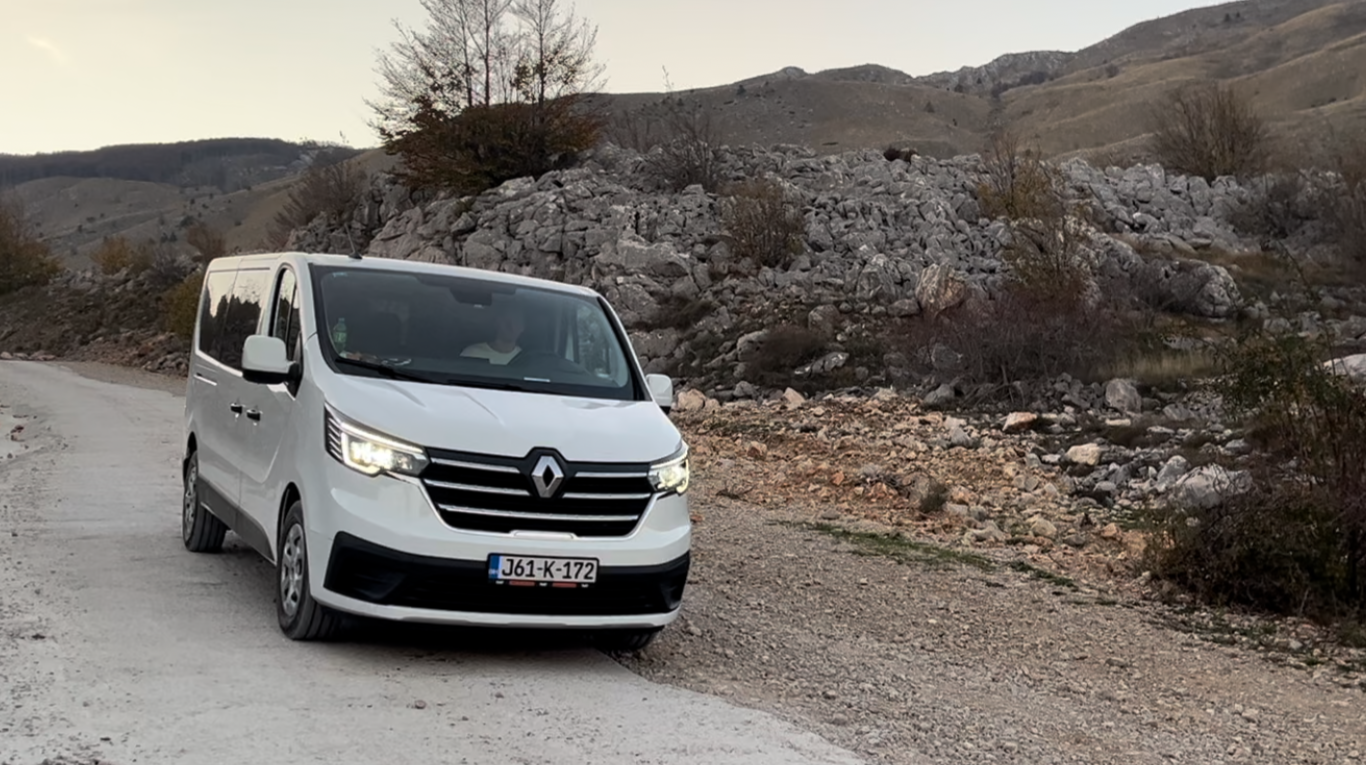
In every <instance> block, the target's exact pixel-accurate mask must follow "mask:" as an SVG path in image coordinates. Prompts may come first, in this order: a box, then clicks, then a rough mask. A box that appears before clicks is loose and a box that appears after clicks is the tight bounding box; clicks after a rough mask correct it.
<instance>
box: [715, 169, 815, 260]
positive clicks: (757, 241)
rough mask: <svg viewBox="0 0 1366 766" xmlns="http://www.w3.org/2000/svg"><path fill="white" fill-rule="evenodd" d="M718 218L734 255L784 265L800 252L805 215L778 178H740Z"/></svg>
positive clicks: (803, 240)
mask: <svg viewBox="0 0 1366 766" xmlns="http://www.w3.org/2000/svg"><path fill="white" fill-rule="evenodd" d="M728 191H729V196H728V197H727V198H726V199H725V200H724V201H723V202H722V208H721V218H722V225H723V226H724V227H725V231H726V233H728V234H729V235H730V236H731V239H732V243H733V245H732V246H733V248H734V251H735V255H736V256H737V257H739V258H742V259H744V258H748V259H751V260H752V261H753V262H754V263H755V265H756V266H768V267H771V268H775V269H776V268H786V267H787V265H788V264H790V263H791V262H792V258H793V256H795V255H797V254H799V253H801V252H802V250H803V248H804V247H805V239H806V216H805V215H803V213H802V209H801V206H800V204H799V203H798V201H797V200H796V199H795V198H794V197H793V196H792V194H791V193H790V192H788V190H787V189H786V188H785V187H784V186H783V185H782V184H781V183H780V182H778V181H774V180H771V179H755V180H750V181H743V182H741V183H739V184H736V185H735V186H734V187H732V188H731V189H729V190H728Z"/></svg>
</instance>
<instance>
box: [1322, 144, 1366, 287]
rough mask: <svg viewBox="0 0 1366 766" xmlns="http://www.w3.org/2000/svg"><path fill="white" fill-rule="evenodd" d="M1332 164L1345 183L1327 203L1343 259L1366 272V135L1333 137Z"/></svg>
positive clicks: (1334, 235) (1327, 214)
mask: <svg viewBox="0 0 1366 766" xmlns="http://www.w3.org/2000/svg"><path fill="white" fill-rule="evenodd" d="M1328 165H1329V167H1330V168H1331V169H1332V170H1333V171H1334V172H1335V173H1336V174H1337V177H1338V179H1339V180H1340V181H1341V183H1342V186H1341V188H1339V189H1337V190H1336V191H1335V193H1332V194H1330V195H1329V196H1328V199H1326V200H1325V201H1324V205H1323V211H1324V213H1325V214H1326V216H1327V220H1328V224H1329V227H1330V231H1331V234H1332V236H1333V237H1334V238H1335V239H1336V240H1337V246H1338V252H1339V254H1340V255H1341V256H1342V258H1343V260H1344V261H1345V262H1346V263H1347V264H1349V265H1351V266H1353V267H1355V268H1356V269H1357V271H1358V273H1359V274H1366V138H1363V137H1362V136H1361V135H1360V134H1353V135H1348V136H1342V135H1338V136H1334V137H1333V138H1331V139H1330V153H1329V161H1328Z"/></svg>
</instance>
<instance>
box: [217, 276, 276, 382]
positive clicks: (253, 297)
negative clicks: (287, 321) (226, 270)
mask: <svg viewBox="0 0 1366 766" xmlns="http://www.w3.org/2000/svg"><path fill="white" fill-rule="evenodd" d="M269 289H270V272H269V271H267V270H266V269H241V270H239V271H238V272H237V279H236V280H235V281H234V282H233V284H232V294H231V295H230V297H229V299H228V310H227V313H226V314H225V315H224V317H223V337H222V345H221V348H222V351H221V354H222V355H221V356H219V357H218V360H219V361H220V362H222V363H223V364H226V365H228V366H229V367H232V368H233V369H240V368H241V366H242V346H243V345H244V344H246V342H247V336H249V335H252V334H254V333H255V332H256V328H257V327H258V326H259V325H260V322H261V310H262V308H263V307H264V304H265V301H266V293H267V291H268V290H269Z"/></svg>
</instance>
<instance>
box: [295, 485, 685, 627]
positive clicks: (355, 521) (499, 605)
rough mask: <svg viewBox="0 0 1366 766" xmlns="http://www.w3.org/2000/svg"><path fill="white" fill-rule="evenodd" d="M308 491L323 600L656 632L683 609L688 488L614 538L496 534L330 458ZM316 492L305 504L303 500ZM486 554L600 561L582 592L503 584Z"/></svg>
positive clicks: (314, 570) (312, 573)
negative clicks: (462, 525) (452, 521)
mask: <svg viewBox="0 0 1366 766" xmlns="http://www.w3.org/2000/svg"><path fill="white" fill-rule="evenodd" d="M323 468H324V472H323V474H322V475H320V476H319V477H317V481H316V482H310V486H312V487H317V488H318V490H317V491H311V492H310V491H305V493H304V507H305V511H304V519H305V527H306V531H307V534H308V549H309V552H310V555H309V577H310V580H311V591H312V593H313V597H314V598H315V599H316V600H317V601H318V602H319V603H321V604H324V605H326V606H329V607H332V608H334V609H337V610H340V611H343V612H349V613H353V614H359V615H365V616H369V617H375V618H379V619H388V620H399V621H410V622H427V623H439V624H450V625H486V626H503V627H544V628H584V629H608V628H655V627H663V626H665V625H668V624H669V623H671V622H673V621H674V620H675V619H676V618H677V616H678V613H679V606H680V603H681V601H682V598H683V590H684V587H685V585H686V582H687V576H688V569H689V564H690V561H691V558H690V554H689V551H690V548H691V545H690V543H691V526H692V525H691V520H690V518H689V513H688V500H687V497H686V496H679V495H671V496H661V497H658V498H656V499H655V500H653V501H652V502H651V504H650V507H649V509H648V510H647V511H646V513H645V515H644V517H643V518H642V519H641V521H640V523H639V525H638V526H637V528H636V529H635V530H633V531H632V532H631V533H630V534H628V535H625V536H621V537H583V538H573V537H565V536H545V535H537V534H518V533H513V534H494V533H488V532H477V531H470V530H464V529H456V528H453V527H450V526H448V525H447V524H446V523H445V522H443V521H442V519H441V517H440V515H439V514H438V513H437V511H436V509H435V507H434V506H433V505H432V503H431V502H430V500H429V498H428V497H427V495H426V493H425V492H424V491H423V488H422V487H421V485H420V484H419V483H418V482H416V481H409V480H403V479H397V478H393V477H384V476H380V477H367V476H363V475H361V474H359V473H357V472H355V471H352V470H351V469H349V468H345V467H343V466H342V465H341V464H340V463H336V462H334V461H327V463H324V465H323ZM310 498H311V500H310ZM492 554H508V555H518V556H549V557H569V558H596V559H597V560H598V562H599V565H598V581H597V582H595V583H594V584H593V585H591V586H589V587H587V588H577V589H569V588H550V587H526V586H511V585H498V584H494V583H492V582H490V581H489V580H488V557H489V556H490V555H492Z"/></svg>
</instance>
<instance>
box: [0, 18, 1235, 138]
mask: <svg viewBox="0 0 1366 766" xmlns="http://www.w3.org/2000/svg"><path fill="white" fill-rule="evenodd" d="M1213 4H1215V3H1211V2H1202V1H1201V0H577V2H575V10H576V11H577V13H578V15H579V16H581V17H584V18H586V19H588V20H589V21H591V22H592V23H595V24H597V26H598V45H597V54H598V60H599V61H600V62H601V63H603V64H605V65H606V67H607V70H606V75H607V83H606V86H607V87H606V90H608V91H611V92H639V91H659V90H663V84H664V79H663V78H664V75H663V71H664V68H667V69H668V72H669V76H670V79H671V80H672V82H673V85H674V87H675V88H676V89H680V90H682V89H687V88H694V87H706V86H711V85H722V84H726V83H730V82H734V81H736V80H741V79H745V78H747V77H752V76H755V75H760V74H766V73H769V72H773V71H776V70H778V69H781V68H782V67H785V66H797V67H801V68H802V69H805V70H807V71H808V72H815V71H818V70H821V69H830V68H834V67H844V66H855V65H859V64H882V65H884V66H889V67H892V68H894V69H900V70H902V71H905V72H908V73H910V74H915V75H919V74H929V73H931V72H937V71H942V70H952V69H957V68H959V67H961V66H969V65H979V64H984V63H986V62H988V61H990V60H991V59H993V58H995V57H996V56H998V55H1000V54H1003V53H1013V52H1020V51H1027V50H1041V49H1051V50H1077V49H1079V48H1083V47H1086V46H1087V45H1090V44H1092V43H1095V42H1099V41H1100V40H1102V39H1104V38H1106V37H1108V36H1110V35H1112V34H1114V33H1116V32H1119V31H1120V30H1121V29H1123V28H1125V27H1127V26H1129V25H1131V24H1134V23H1137V22H1139V21H1143V20H1146V19H1150V18H1155V17H1158V16H1165V15H1168V14H1171V13H1175V12H1178V11H1181V10H1185V9H1187V8H1193V7H1198V6H1203V5H1213ZM394 18H398V19H400V20H401V21H403V22H404V23H405V24H407V25H409V26H415V27H420V26H422V25H423V23H424V22H425V15H424V12H423V10H422V7H421V6H420V5H419V3H418V0H0V72H4V74H5V76H4V77H3V78H0V153H18V154H29V153H34V152H48V151H58V150H63V149H92V148H96V147H99V146H106V145H110V144H122V143H149V142H166V141H182V140H190V139H197V138H216V137H224V136H251V137H270V138H283V139H287V140H304V139H314V140H320V141H339V140H342V138H343V136H344V138H345V140H346V142H347V143H349V144H351V145H353V146H374V145H377V144H378V137H377V136H375V134H374V133H373V132H372V131H371V130H370V128H369V127H368V125H367V122H368V120H369V119H370V117H371V114H370V112H369V110H368V108H367V107H366V106H365V103H364V99H365V98H367V97H372V96H373V95H374V94H375V93H376V81H377V77H376V76H375V74H374V64H375V51H376V49H378V48H386V47H387V46H388V44H389V43H390V42H391V41H392V40H393V39H394V38H395V32H394V27H393V24H392V23H391V22H392V19H394Z"/></svg>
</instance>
